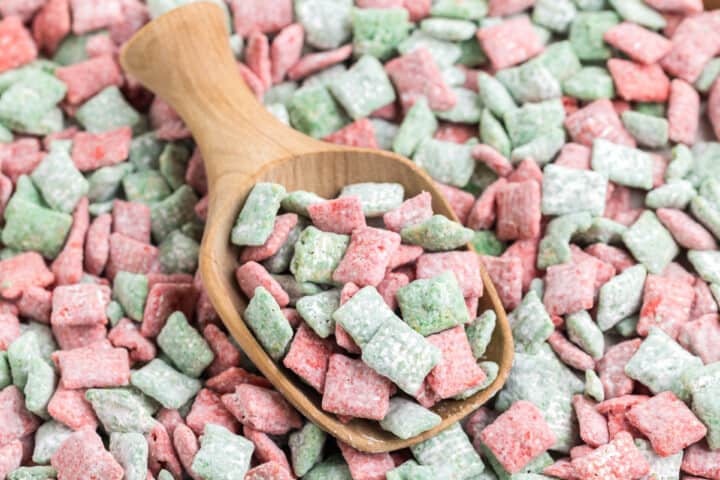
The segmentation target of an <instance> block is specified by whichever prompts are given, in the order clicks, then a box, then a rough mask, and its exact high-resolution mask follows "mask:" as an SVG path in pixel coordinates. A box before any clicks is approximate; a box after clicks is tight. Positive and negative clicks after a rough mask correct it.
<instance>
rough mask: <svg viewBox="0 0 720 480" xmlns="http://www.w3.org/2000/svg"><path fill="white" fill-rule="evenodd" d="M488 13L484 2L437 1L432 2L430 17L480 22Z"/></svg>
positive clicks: (472, 0) (471, 0)
mask: <svg viewBox="0 0 720 480" xmlns="http://www.w3.org/2000/svg"><path fill="white" fill-rule="evenodd" d="M487 13H488V5H487V1H486V0H463V1H462V2H458V1H457V0H438V1H436V2H433V6H432V8H431V9H430V15H432V16H433V17H448V18H462V19H466V20H480V19H482V18H484V17H485V15H487Z"/></svg>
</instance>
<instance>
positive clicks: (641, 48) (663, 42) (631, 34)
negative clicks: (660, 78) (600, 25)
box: [603, 22, 673, 65]
mask: <svg viewBox="0 0 720 480" xmlns="http://www.w3.org/2000/svg"><path fill="white" fill-rule="evenodd" d="M603 38H604V39H605V41H606V42H607V43H609V44H610V45H612V46H613V47H615V48H617V49H618V50H620V51H622V52H623V53H625V54H627V55H628V56H629V57H630V58H631V59H632V60H634V61H636V62H640V63H644V64H648V65H649V64H652V63H655V62H657V61H658V60H660V59H661V58H662V57H664V56H665V55H666V54H667V53H668V52H669V51H670V50H671V49H672V45H673V44H672V42H671V41H669V40H668V39H666V38H665V37H663V36H662V35H660V34H657V33H654V32H651V31H649V30H647V29H645V28H643V27H641V26H640V25H637V24H635V23H630V22H623V23H621V24H620V25H617V26H615V27H613V28H611V29H610V30H608V31H606V32H605V35H604V37H603Z"/></svg>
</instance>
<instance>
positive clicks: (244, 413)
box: [205, 384, 302, 435]
mask: <svg viewBox="0 0 720 480" xmlns="http://www.w3.org/2000/svg"><path fill="white" fill-rule="evenodd" d="M221 398H222V402H223V404H224V405H225V407H226V408H227V409H228V410H229V411H230V412H231V413H232V414H233V415H234V416H235V418H237V419H238V421H239V422H240V423H242V424H243V425H247V426H249V427H251V428H254V429H255V430H260V431H261V432H265V433H268V434H270V435H282V434H285V433H287V432H288V431H290V430H292V429H295V428H300V427H301V426H302V421H301V419H300V416H299V415H298V413H297V412H296V411H295V410H294V409H293V408H292V407H291V406H290V405H289V404H288V403H287V401H285V399H284V398H283V397H282V395H280V394H279V393H278V392H275V391H273V390H268V389H265V388H261V387H256V386H254V385H249V384H242V385H238V386H237V387H236V388H235V392H234V393H231V394H226V395H223V396H222V397H221ZM205 428H206V429H207V425H206V426H205Z"/></svg>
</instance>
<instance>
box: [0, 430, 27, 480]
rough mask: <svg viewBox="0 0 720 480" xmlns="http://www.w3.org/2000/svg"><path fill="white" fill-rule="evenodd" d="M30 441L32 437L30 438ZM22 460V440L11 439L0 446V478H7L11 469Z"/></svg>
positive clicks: (17, 465)
mask: <svg viewBox="0 0 720 480" xmlns="http://www.w3.org/2000/svg"><path fill="white" fill-rule="evenodd" d="M30 441H31V442H32V438H30ZM22 460H23V442H22V441H20V440H13V441H12V442H9V443H6V444H5V445H2V446H0V478H7V475H8V474H10V472H12V471H13V470H15V469H16V468H18V467H19V466H20V464H21V463H22Z"/></svg>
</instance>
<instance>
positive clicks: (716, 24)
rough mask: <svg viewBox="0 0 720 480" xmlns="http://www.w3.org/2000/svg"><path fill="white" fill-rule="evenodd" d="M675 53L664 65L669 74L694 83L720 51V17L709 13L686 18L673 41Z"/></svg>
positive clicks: (679, 26)
mask: <svg viewBox="0 0 720 480" xmlns="http://www.w3.org/2000/svg"><path fill="white" fill-rule="evenodd" d="M672 44H673V46H672V50H670V53H668V54H667V55H665V57H664V58H663V59H662V60H661V61H660V64H661V65H662V66H663V68H664V69H665V71H667V72H668V73H669V74H671V75H673V76H676V77H679V78H681V79H683V80H685V81H686V82H688V83H693V82H694V81H695V80H697V78H698V77H699V76H700V74H701V73H702V70H703V68H705V65H706V64H707V62H709V61H710V60H711V59H712V58H713V56H715V55H716V54H717V52H718V50H720V17H719V16H718V15H717V12H707V13H702V14H699V15H693V16H688V17H686V18H685V19H684V20H683V21H682V22H681V23H680V25H678V27H677V29H676V30H675V33H674V34H673V37H672Z"/></svg>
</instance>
